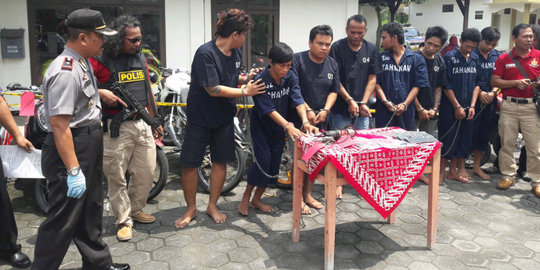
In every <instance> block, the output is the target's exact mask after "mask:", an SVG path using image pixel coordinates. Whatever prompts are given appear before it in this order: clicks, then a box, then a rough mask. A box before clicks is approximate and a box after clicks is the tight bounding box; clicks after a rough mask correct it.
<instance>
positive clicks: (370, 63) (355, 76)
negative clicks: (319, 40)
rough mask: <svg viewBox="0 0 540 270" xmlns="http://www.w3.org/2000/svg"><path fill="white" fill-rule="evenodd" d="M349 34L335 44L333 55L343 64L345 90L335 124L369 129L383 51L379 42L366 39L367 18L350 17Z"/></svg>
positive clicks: (336, 107)
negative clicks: (369, 103)
mask: <svg viewBox="0 0 540 270" xmlns="http://www.w3.org/2000/svg"><path fill="white" fill-rule="evenodd" d="M345 31H346V32H347V37H346V38H343V39H340V40H338V41H336V42H334V44H332V49H331V50H330V56H331V57H332V58H334V59H335V60H336V62H337V63H338V66H339V78H340V81H341V86H340V88H341V90H340V92H339V96H340V97H341V98H338V99H337V100H336V104H335V105H334V107H332V117H333V124H334V126H335V127H336V128H337V129H343V128H345V127H346V126H352V127H353V128H354V129H367V128H369V117H371V113H370V112H369V107H368V104H367V103H368V100H369V97H370V96H371V95H372V94H373V91H374V90H375V84H376V80H377V73H378V71H379V70H380V69H379V66H378V65H377V58H378V57H377V56H378V53H379V50H378V49H377V47H376V46H375V44H373V43H371V42H368V41H366V40H364V36H365V35H366V33H367V21H366V18H364V16H362V15H359V14H358V15H353V16H351V17H350V18H349V19H348V20H347V27H346V28H345Z"/></svg>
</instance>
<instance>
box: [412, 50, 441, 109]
mask: <svg viewBox="0 0 540 270" xmlns="http://www.w3.org/2000/svg"><path fill="white" fill-rule="evenodd" d="M417 53H418V54H420V55H421V56H422V57H424V60H425V61H426V68H427V74H428V78H429V87H422V88H420V92H418V95H417V96H416V97H417V98H418V102H420V104H421V105H422V107H423V108H426V109H431V108H433V106H434V105H435V90H436V89H437V88H438V87H443V88H444V87H445V86H446V83H447V77H446V76H447V74H446V65H445V64H444V60H443V58H442V56H441V55H440V54H436V55H435V57H434V58H433V59H429V58H426V57H425V56H424V55H423V54H422V53H421V52H420V51H418V52H417Z"/></svg>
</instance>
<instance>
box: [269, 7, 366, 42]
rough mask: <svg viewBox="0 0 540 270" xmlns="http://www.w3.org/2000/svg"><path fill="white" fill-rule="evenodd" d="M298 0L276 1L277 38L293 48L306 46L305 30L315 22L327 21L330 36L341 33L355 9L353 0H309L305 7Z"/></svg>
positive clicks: (325, 22) (340, 35)
mask: <svg viewBox="0 0 540 270" xmlns="http://www.w3.org/2000/svg"><path fill="white" fill-rule="evenodd" d="M306 2H307V1H302V0H287V1H285V0H282V1H280V3H279V5H280V6H279V41H281V42H285V43H287V44H288V45H289V46H291V48H292V49H293V50H294V51H295V52H300V51H305V50H307V49H308V42H309V31H310V30H311V28H313V27H314V26H316V25H319V24H328V25H330V26H331V27H332V29H333V32H334V40H338V39H341V38H343V37H345V24H346V23H347V18H349V17H350V16H352V15H354V14H357V13H358V1H356V0H335V1H326V0H311V1H309V7H308V8H306Z"/></svg>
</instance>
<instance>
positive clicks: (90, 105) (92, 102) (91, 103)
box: [88, 99, 94, 108]
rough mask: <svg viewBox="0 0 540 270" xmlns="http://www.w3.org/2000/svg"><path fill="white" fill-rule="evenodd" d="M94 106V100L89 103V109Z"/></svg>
mask: <svg viewBox="0 0 540 270" xmlns="http://www.w3.org/2000/svg"><path fill="white" fill-rule="evenodd" d="M92 105H94V101H93V100H92V99H90V100H89V101H88V108H90V107H92Z"/></svg>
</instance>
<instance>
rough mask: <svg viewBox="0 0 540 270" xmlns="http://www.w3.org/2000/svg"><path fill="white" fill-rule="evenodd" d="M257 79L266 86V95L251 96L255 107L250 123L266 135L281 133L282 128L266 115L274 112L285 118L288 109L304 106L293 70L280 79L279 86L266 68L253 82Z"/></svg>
mask: <svg viewBox="0 0 540 270" xmlns="http://www.w3.org/2000/svg"><path fill="white" fill-rule="evenodd" d="M258 79H262V82H264V84H265V85H266V93H264V94H260V95H255V96H253V101H254V102H255V106H254V110H252V112H253V113H252V115H251V118H252V123H253V124H257V126H258V127H260V128H261V129H263V130H264V131H265V132H266V133H276V132H280V133H283V127H281V126H279V125H278V124H277V123H276V122H274V120H272V118H270V117H269V116H268V114H270V113H271V112H273V111H276V112H277V113H279V114H280V115H281V116H283V117H285V116H286V115H287V112H288V110H289V108H291V109H294V108H296V107H297V106H298V105H301V104H304V99H303V98H302V94H301V93H300V86H299V85H298V76H297V75H296V72H295V71H294V70H293V69H290V70H289V72H287V74H286V75H285V77H283V78H282V79H281V82H280V85H277V83H276V82H275V81H274V78H272V76H271V75H270V73H269V71H268V68H266V69H264V70H263V71H262V72H260V73H259V74H258V75H257V76H256V77H255V79H254V80H258Z"/></svg>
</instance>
